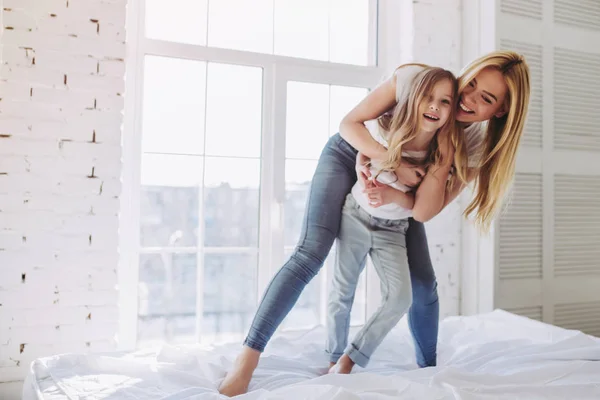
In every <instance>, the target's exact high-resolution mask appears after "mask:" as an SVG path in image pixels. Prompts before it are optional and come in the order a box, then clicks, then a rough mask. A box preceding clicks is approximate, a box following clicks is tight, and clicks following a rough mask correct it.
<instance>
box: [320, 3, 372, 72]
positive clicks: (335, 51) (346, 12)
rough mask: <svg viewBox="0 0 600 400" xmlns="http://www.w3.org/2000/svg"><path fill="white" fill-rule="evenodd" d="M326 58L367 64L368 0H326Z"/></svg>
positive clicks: (334, 60) (348, 62) (332, 60)
mask: <svg viewBox="0 0 600 400" xmlns="http://www.w3.org/2000/svg"><path fill="white" fill-rule="evenodd" d="M330 2H331V11H330V14H329V61H331V62H337V63H343V64H356V65H368V64H369V0H330Z"/></svg>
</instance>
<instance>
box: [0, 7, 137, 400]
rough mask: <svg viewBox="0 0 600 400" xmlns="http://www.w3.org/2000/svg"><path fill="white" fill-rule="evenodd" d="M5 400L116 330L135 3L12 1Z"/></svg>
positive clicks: (0, 300) (0, 285)
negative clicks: (129, 38)
mask: <svg viewBox="0 0 600 400" xmlns="http://www.w3.org/2000/svg"><path fill="white" fill-rule="evenodd" d="M0 4H2V27H3V31H2V36H0V44H1V45H2V53H1V61H2V62H1V66H0V67H1V68H0V82H1V83H0V85H1V86H0V97H1V98H2V100H1V101H0V398H3V399H8V398H20V390H21V384H20V383H19V381H21V380H22V379H23V378H24V377H25V375H26V373H27V369H28V365H29V363H30V362H31V361H32V360H33V359H35V358H37V357H42V356H48V355H52V354H56V353H61V352H88V351H107V350H111V349H114V348H115V341H114V336H115V334H116V332H117V321H118V310H117V299H118V296H117V291H116V287H115V285H116V283H117V264H118V253H117V243H118V230H117V228H118V220H117V215H118V212H119V194H120V190H121V187H120V173H121V161H120V159H121V149H120V140H121V123H122V109H123V92H124V80H123V78H124V74H125V64H124V58H125V45H124V40H125V9H126V0H3V1H0Z"/></svg>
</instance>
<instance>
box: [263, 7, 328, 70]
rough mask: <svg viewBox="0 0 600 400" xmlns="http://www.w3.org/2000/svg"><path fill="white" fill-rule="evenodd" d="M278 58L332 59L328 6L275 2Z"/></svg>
mask: <svg viewBox="0 0 600 400" xmlns="http://www.w3.org/2000/svg"><path fill="white" fill-rule="evenodd" d="M274 3H275V21H274V26H275V54H279V55H284V56H291V57H300V58H309V59H312V60H323V61H327V60H328V59H329V43H328V40H327V38H328V37H329V2H328V1H323V0H274Z"/></svg>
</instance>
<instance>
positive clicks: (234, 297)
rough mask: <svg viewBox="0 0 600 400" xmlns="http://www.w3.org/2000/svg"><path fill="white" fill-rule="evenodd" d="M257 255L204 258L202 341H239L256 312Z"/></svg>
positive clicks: (227, 255)
mask: <svg viewBox="0 0 600 400" xmlns="http://www.w3.org/2000/svg"><path fill="white" fill-rule="evenodd" d="M257 266H258V258H257V256H256V255H255V254H253V255H246V254H207V255H206V256H205V257H204V311H203V314H204V316H203V325H202V338H203V340H204V339H206V340H208V341H211V340H214V339H217V340H219V341H231V340H240V339H241V338H242V336H243V335H244V334H245V333H246V331H247V330H248V328H249V326H250V323H251V322H252V318H253V317H254V313H255V312H256V299H257V297H256V290H257V286H256V270H257Z"/></svg>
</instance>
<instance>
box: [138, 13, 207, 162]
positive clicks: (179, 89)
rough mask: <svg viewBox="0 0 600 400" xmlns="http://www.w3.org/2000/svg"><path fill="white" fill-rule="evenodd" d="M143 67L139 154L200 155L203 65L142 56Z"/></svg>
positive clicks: (202, 117) (201, 142) (174, 59)
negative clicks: (141, 136) (141, 135)
mask: <svg viewBox="0 0 600 400" xmlns="http://www.w3.org/2000/svg"><path fill="white" fill-rule="evenodd" d="M163 8H170V7H163ZM144 65H145V69H144V74H145V75H144V98H143V102H144V103H143V105H144V108H143V139H142V149H143V151H144V152H157V153H180V154H202V153H203V151H204V111H205V107H204V105H205V102H204V101H205V100H204V93H205V88H206V85H205V79H206V63H204V62H199V61H189V60H182V59H178V58H166V57H154V56H146V57H145V64H144Z"/></svg>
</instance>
